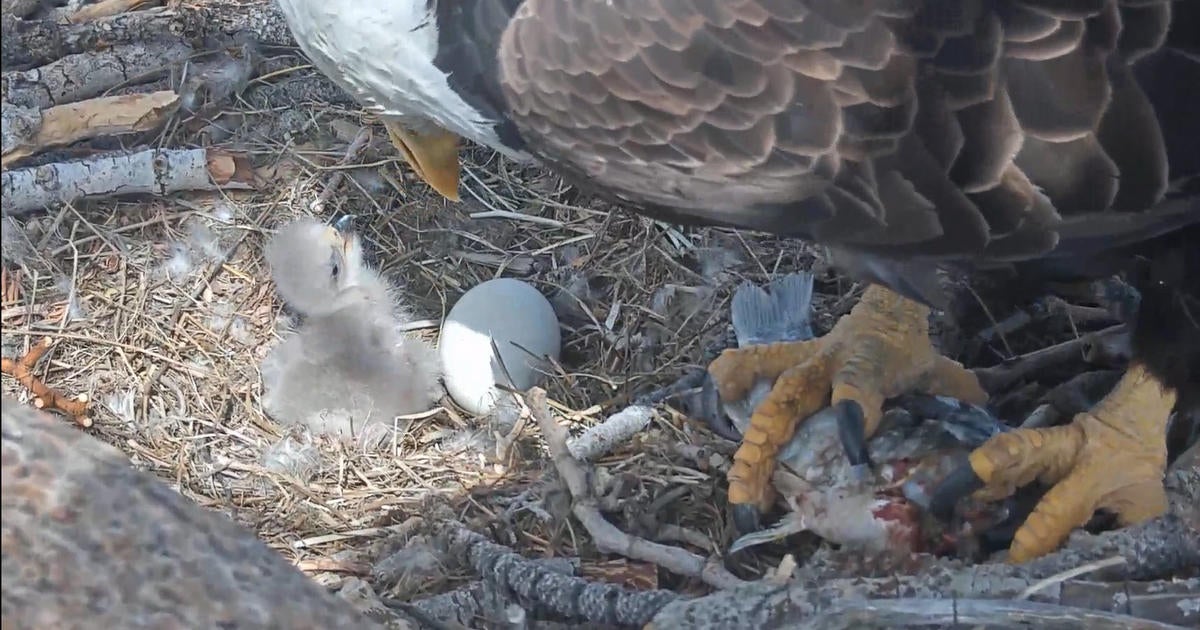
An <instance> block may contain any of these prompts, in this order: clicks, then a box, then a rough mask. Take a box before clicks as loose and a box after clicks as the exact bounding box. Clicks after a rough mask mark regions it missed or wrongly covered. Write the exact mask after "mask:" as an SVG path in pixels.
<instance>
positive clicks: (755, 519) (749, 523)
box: [732, 503, 762, 537]
mask: <svg viewBox="0 0 1200 630" xmlns="http://www.w3.org/2000/svg"><path fill="white" fill-rule="evenodd" d="M732 512H733V528H734V530H736V532H737V535H738V536H739V537H741V536H745V535H746V534H752V533H754V532H757V531H758V530H760V529H762V512H760V511H759V509H758V507H756V506H754V505H751V504H749V503H735V504H733V506H732Z"/></svg>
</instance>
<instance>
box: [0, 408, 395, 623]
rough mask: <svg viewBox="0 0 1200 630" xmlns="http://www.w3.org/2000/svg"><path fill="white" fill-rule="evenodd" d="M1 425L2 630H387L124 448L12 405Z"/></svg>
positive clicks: (31, 410) (0, 568)
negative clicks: (140, 464) (136, 462)
mask: <svg viewBox="0 0 1200 630" xmlns="http://www.w3.org/2000/svg"><path fill="white" fill-rule="evenodd" d="M2 417H3V431H2V433H3V484H4V492H3V493H2V494H0V502H2V504H3V519H0V522H2V525H0V527H2V529H3V541H4V545H3V552H4V562H3V563H2V565H0V570H2V571H3V584H4V623H5V625H6V626H7V625H8V624H12V625H13V627H21V628H51V627H53V628H103V627H109V628H134V627H181V628H215V627H221V626H230V627H233V626H236V627H245V628H249V627H267V626H271V627H284V628H314V627H315V628H372V627H380V626H379V625H377V624H375V623H373V622H372V621H371V620H369V619H365V618H363V617H362V616H360V615H359V614H357V613H356V612H355V611H354V610H353V609H352V608H351V607H350V605H349V604H348V603H346V602H345V601H342V600H340V599H338V598H337V597H335V596H333V595H331V594H330V593H328V592H326V591H324V590H322V589H321V588H320V587H319V586H317V585H316V584H315V583H313V582H312V581H310V580H309V579H308V578H306V577H305V576H304V575H303V574H302V573H300V572H299V571H297V570H295V569H294V568H293V567H291V566H290V565H289V564H288V562H286V561H285V560H284V559H283V558H281V557H280V556H278V555H277V554H276V553H275V552H274V551H272V550H271V549H270V548H269V547H267V546H266V545H265V544H263V543H262V542H261V541H260V540H258V539H257V538H256V537H255V536H254V535H253V534H251V533H250V532H247V531H246V530H244V529H242V528H241V527H238V526H237V525H235V524H234V523H233V522H232V521H230V520H229V519H228V518H226V517H225V516H223V515H218V514H216V513H213V512H210V511H207V510H204V509H202V508H200V507H199V506H198V505H196V504H194V503H192V502H191V501H188V500H187V499H185V498H183V497H182V496H180V495H179V494H178V493H177V492H175V491H174V490H172V489H170V488H168V487H167V486H165V485H163V484H162V483H161V482H160V481H158V480H157V479H155V478H154V477H153V476H152V475H150V474H148V473H143V472H140V471H137V470H135V469H134V468H132V467H131V466H130V462H129V460H128V459H126V457H125V456H124V455H123V454H121V453H120V452H119V451H117V450H116V449H115V448H113V447H111V446H109V445H107V444H103V443H101V442H99V441H98V440H96V439H95V438H92V437H91V436H89V435H87V434H85V433H83V432H81V431H78V430H76V429H74V428H71V427H68V426H66V425H64V424H62V423H60V422H56V421H54V420H53V419H51V418H49V417H47V416H46V415H45V414H41V413H37V412H35V411H34V410H33V409H32V408H30V407H28V406H25V405H21V404H20V403H18V402H16V401H14V400H7V399H6V400H5V401H4V403H3V412H2ZM392 627H396V628H406V627H407V628H411V627H412V625H409V624H404V623H400V622H399V621H397V622H396V623H394V624H392Z"/></svg>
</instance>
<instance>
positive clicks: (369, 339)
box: [262, 219, 441, 441]
mask: <svg viewBox="0 0 1200 630" xmlns="http://www.w3.org/2000/svg"><path fill="white" fill-rule="evenodd" d="M343 223H345V221H342V222H339V224H338V225H337V226H336V227H335V226H329V225H325V224H323V223H321V222H319V221H316V220H313V219H300V220H297V221H295V222H292V223H290V224H288V225H287V226H285V227H284V228H283V229H281V230H279V232H277V233H276V234H275V236H274V237H272V238H271V240H270V241H269V242H268V243H267V247H266V260H267V263H268V265H270V268H271V277H272V279H273V280H274V282H275V289H276V291H277V292H278V294H279V296H280V297H281V298H282V299H283V300H284V301H285V302H287V303H288V304H289V305H290V306H291V307H292V308H293V309H294V310H295V311H296V312H297V313H298V314H299V315H300V316H301V317H302V318H303V321H302V323H301V324H300V326H299V329H298V330H297V331H296V332H295V333H294V334H292V335H290V336H289V337H287V338H286V339H285V340H284V341H283V342H282V343H280V344H279V345H278V346H276V347H275V348H273V349H272V350H271V352H270V353H269V354H268V355H267V357H266V359H264V361H263V364H262V375H263V390H264V391H263V408H264V409H265V410H266V412H267V413H268V414H270V415H271V416H272V417H273V418H275V419H276V420H278V421H280V422H283V423H286V424H289V425H302V426H306V427H307V428H308V429H310V430H312V431H314V432H318V433H324V434H329V435H337V436H339V437H341V438H342V439H360V438H361V439H364V440H368V441H369V440H372V439H373V438H377V437H381V436H382V435H383V434H384V431H385V430H386V429H387V428H388V427H390V426H391V425H392V422H393V419H394V418H395V416H397V415H402V414H409V413H416V412H420V411H425V410H427V409H429V408H430V407H432V406H433V404H434V403H435V402H436V401H437V399H438V398H439V396H440V395H441V388H440V386H439V383H438V379H439V377H440V372H441V370H440V365H439V362H438V358H437V353H436V352H435V351H434V349H433V348H432V347H431V346H430V345H429V344H426V343H424V342H423V341H421V340H419V339H413V338H410V337H407V336H406V335H404V334H403V332H402V331H401V330H400V326H401V325H402V324H403V320H404V319H405V314H404V313H403V312H402V311H401V310H400V309H399V308H398V307H397V304H396V301H395V300H394V299H393V297H392V294H391V291H390V290H389V288H388V285H387V284H386V282H385V281H384V280H383V278H381V277H380V276H379V274H377V273H376V272H375V271H374V270H372V269H371V268H369V267H368V266H367V265H366V263H365V262H364V260H363V249H362V245H361V243H360V241H359V239H358V237H357V236H356V235H354V234H353V233H351V232H350V231H349V230H347V229H345V227H344V226H343V225H342V224H343Z"/></svg>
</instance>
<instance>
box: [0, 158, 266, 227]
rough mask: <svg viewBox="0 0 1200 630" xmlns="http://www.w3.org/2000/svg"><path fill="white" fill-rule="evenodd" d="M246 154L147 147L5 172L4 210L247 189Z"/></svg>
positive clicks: (29, 209)
mask: <svg viewBox="0 0 1200 630" xmlns="http://www.w3.org/2000/svg"><path fill="white" fill-rule="evenodd" d="M252 177H253V175H252V173H251V169H250V167H249V165H248V163H247V162H246V161H245V159H244V158H241V157H237V156H235V155H232V154H230V153H226V152H224V151H219V150H216V149H164V150H148V151H141V152H138V153H132V154H129V155H115V156H105V157H98V158H93V159H90V160H81V161H78V162H61V163H57V164H47V165H45V166H39V167H35V168H25V169H17V170H12V171H5V172H4V174H3V182H2V189H3V194H4V213H5V214H6V215H11V214H22V213H26V212H31V211H34V210H39V209H42V208H46V207H50V206H53V205H55V204H59V203H67V202H74V201H76V200H79V199H82V198H86V197H109V196H116V195H132V194H147V195H168V194H171V193H175V192H180V191H184V190H217V189H222V188H240V189H247V188H251V187H252V186H251V182H252V181H253V180H252Z"/></svg>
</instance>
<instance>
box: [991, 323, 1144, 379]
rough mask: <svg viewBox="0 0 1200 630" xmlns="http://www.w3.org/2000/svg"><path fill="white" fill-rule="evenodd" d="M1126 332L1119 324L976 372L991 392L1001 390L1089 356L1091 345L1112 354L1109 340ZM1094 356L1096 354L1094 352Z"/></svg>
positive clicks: (1123, 326) (1124, 327)
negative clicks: (1036, 374)
mask: <svg viewBox="0 0 1200 630" xmlns="http://www.w3.org/2000/svg"><path fill="white" fill-rule="evenodd" d="M1126 332H1127V328H1126V326H1125V325H1124V324H1119V325H1116V326H1112V327H1109V328H1105V329H1104V330H1098V331H1096V332H1093V333H1088V334H1086V335H1083V336H1081V337H1076V338H1075V339H1071V340H1070V341H1064V342H1062V343H1060V344H1056V345H1053V346H1050V347H1049V348H1043V349H1041V350H1037V351H1034V352H1030V353H1028V354H1023V355H1021V356H1019V357H1013V358H1012V359H1008V360H1006V361H1004V362H1003V363H1001V364H999V365H996V366H993V367H989V368H982V369H978V370H975V374H976V376H978V377H979V380H980V382H981V383H982V384H983V386H984V389H986V390H988V391H989V392H994V391H998V390H1000V389H1003V388H1006V387H1008V386H1010V385H1012V384H1013V383H1015V382H1017V381H1019V380H1021V379H1023V378H1025V377H1026V376H1028V375H1029V374H1032V373H1034V372H1036V371H1038V370H1040V369H1043V368H1046V367H1049V366H1051V365H1056V364H1059V363H1063V362H1065V361H1069V360H1071V358H1073V357H1079V358H1087V353H1088V350H1089V348H1094V347H1103V349H1104V354H1106V355H1111V354H1113V352H1110V350H1112V349H1111V348H1108V347H1107V345H1106V343H1107V340H1108V339H1109V338H1111V337H1118V338H1119V337H1120V336H1121V335H1123V334H1125V333H1126ZM1093 356H1096V355H1095V354H1093Z"/></svg>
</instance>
